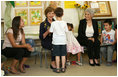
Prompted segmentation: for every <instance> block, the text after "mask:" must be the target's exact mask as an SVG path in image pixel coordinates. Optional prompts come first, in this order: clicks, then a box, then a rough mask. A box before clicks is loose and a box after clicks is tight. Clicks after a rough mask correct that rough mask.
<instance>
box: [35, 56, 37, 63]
mask: <svg viewBox="0 0 118 77" xmlns="http://www.w3.org/2000/svg"><path fill="white" fill-rule="evenodd" d="M36 60H37V55H35V64H36Z"/></svg>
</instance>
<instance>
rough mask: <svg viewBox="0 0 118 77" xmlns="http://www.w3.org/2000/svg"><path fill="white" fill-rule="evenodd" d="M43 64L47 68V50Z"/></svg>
mask: <svg viewBox="0 0 118 77" xmlns="http://www.w3.org/2000/svg"><path fill="white" fill-rule="evenodd" d="M45 66H46V68H48V63H47V50H45Z"/></svg>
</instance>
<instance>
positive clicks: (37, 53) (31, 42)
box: [25, 39, 42, 67]
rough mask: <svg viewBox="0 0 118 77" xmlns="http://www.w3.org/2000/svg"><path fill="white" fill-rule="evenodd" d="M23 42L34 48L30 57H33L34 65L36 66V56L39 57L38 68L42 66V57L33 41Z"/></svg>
mask: <svg viewBox="0 0 118 77" xmlns="http://www.w3.org/2000/svg"><path fill="white" fill-rule="evenodd" d="M25 41H26V43H28V44H30V45H31V46H32V47H33V48H34V51H33V52H32V53H31V56H35V64H36V59H37V56H38V55H39V56H40V67H41V66H42V56H41V53H40V51H37V50H36V47H37V46H36V45H35V42H34V40H33V39H26V40H25ZM38 47H39V46H38Z"/></svg>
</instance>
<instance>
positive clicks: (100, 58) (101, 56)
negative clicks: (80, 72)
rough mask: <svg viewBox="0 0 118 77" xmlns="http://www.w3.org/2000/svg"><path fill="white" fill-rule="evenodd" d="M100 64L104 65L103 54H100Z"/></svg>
mask: <svg viewBox="0 0 118 77" xmlns="http://www.w3.org/2000/svg"><path fill="white" fill-rule="evenodd" d="M100 64H102V54H101V53H100Z"/></svg>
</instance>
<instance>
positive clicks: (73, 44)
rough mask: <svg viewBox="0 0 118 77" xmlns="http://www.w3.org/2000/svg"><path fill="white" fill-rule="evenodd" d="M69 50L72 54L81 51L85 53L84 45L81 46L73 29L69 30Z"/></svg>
mask: <svg viewBox="0 0 118 77" xmlns="http://www.w3.org/2000/svg"><path fill="white" fill-rule="evenodd" d="M66 35H67V52H68V53H72V54H77V53H79V52H82V53H84V51H83V47H82V46H80V44H79V42H78V41H77V39H76V38H75V37H74V35H73V32H72V31H68V32H67V34H66Z"/></svg>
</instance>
